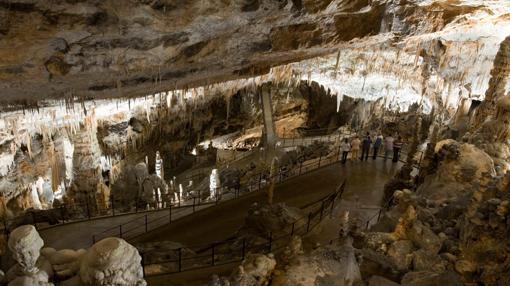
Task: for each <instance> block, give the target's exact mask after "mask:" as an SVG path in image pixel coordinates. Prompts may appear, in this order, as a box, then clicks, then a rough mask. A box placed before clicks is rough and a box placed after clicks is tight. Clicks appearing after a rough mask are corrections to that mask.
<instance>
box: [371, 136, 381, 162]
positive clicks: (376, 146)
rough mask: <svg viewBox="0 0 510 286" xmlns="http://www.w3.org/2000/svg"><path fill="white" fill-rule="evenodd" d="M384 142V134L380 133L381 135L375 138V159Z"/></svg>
mask: <svg viewBox="0 0 510 286" xmlns="http://www.w3.org/2000/svg"><path fill="white" fill-rule="evenodd" d="M382 144H383V136H382V134H381V133H379V135H377V138H375V142H374V156H373V159H374V160H375V158H377V153H378V152H379V149H381V146H382Z"/></svg>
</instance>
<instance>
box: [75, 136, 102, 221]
mask: <svg viewBox="0 0 510 286" xmlns="http://www.w3.org/2000/svg"><path fill="white" fill-rule="evenodd" d="M72 141H73V144H74V154H73V182H72V185H71V192H70V194H69V197H70V198H71V199H72V200H73V201H74V202H75V203H77V204H85V207H87V205H88V207H89V209H88V211H89V212H90V213H91V214H93V213H95V212H96V211H97V198H96V192H97V186H98V184H99V183H100V181H101V167H100V158H101V151H100V148H99V143H98V140H97V136H96V130H95V128H94V127H83V128H81V129H80V130H79V131H78V132H77V133H76V134H75V135H74V136H73V138H72ZM86 211H87V210H86Z"/></svg>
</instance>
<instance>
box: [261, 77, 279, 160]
mask: <svg viewBox="0 0 510 286" xmlns="http://www.w3.org/2000/svg"><path fill="white" fill-rule="evenodd" d="M261 90H262V94H261V98H262V100H261V101H262V115H263V118H264V136H263V137H264V138H263V140H264V148H265V150H266V159H267V160H272V159H273V157H274V152H275V145H276V141H277V139H278V138H277V136H276V128H275V124H274V120H273V107H272V102H271V89H270V87H269V86H267V85H264V86H262V88H261Z"/></svg>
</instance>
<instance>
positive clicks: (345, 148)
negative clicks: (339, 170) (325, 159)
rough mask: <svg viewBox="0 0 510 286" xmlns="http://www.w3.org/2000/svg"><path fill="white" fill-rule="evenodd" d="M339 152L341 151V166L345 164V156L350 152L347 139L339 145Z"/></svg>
mask: <svg viewBox="0 0 510 286" xmlns="http://www.w3.org/2000/svg"><path fill="white" fill-rule="evenodd" d="M340 151H342V164H345V162H347V155H348V154H349V151H351V144H349V141H348V140H347V138H345V139H344V141H343V142H342V143H341V144H340Z"/></svg>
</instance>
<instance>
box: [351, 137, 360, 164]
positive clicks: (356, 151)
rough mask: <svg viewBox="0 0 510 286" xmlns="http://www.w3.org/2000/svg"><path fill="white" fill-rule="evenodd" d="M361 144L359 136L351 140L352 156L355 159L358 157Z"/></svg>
mask: <svg viewBox="0 0 510 286" xmlns="http://www.w3.org/2000/svg"><path fill="white" fill-rule="evenodd" d="M360 146H361V140H359V137H358V136H356V137H354V139H353V140H352V141H351V158H352V159H353V160H355V159H356V158H358V154H359V147H360Z"/></svg>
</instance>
